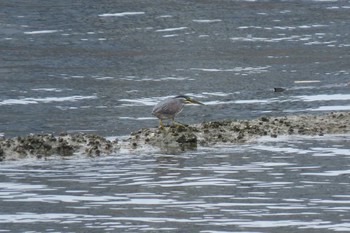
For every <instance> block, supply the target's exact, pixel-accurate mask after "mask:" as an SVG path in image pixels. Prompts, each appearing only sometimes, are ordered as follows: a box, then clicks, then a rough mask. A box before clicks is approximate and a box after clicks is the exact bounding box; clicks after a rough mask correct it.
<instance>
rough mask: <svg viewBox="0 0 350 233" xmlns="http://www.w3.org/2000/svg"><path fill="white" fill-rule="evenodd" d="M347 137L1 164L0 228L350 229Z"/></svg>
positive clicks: (268, 140) (282, 139)
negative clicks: (170, 153)
mask: <svg viewBox="0 0 350 233" xmlns="http://www.w3.org/2000/svg"><path fill="white" fill-rule="evenodd" d="M349 159H350V137H349V135H334V136H326V137H305V136H304V137H301V136H300V137H292V138H286V137H280V138H278V139H271V138H263V139H260V140H259V141H258V142H255V143H251V144H247V145H236V146H232V147H230V146H219V147H214V148H210V149H209V148H200V149H199V150H198V151H195V152H190V153H185V154H181V155H162V154H142V155H140V154H138V155H137V154H135V155H130V154H129V155H125V156H118V157H108V158H99V159H91V160H87V159H75V160H68V161H62V160H58V161H57V160H56V161H46V162H38V161H36V162H31V161H22V162H6V163H2V164H1V165H0V172H1V175H0V179H1V183H0V204H1V211H0V225H1V229H2V231H1V232H31V233H32V232H96V233H97V232H206V233H208V232H254V233H256V232H349V231H350V221H349V220H350V211H349V208H350V195H349V193H350V181H349V174H350V168H349Z"/></svg>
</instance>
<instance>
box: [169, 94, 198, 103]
mask: <svg viewBox="0 0 350 233" xmlns="http://www.w3.org/2000/svg"><path fill="white" fill-rule="evenodd" d="M174 99H179V100H181V102H182V103H184V104H200V105H204V104H203V103H201V102H199V101H197V100H194V99H192V98H191V97H189V96H186V95H178V96H176V97H174Z"/></svg>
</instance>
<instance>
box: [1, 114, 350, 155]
mask: <svg viewBox="0 0 350 233" xmlns="http://www.w3.org/2000/svg"><path fill="white" fill-rule="evenodd" d="M349 132H350V112H334V113H328V114H322V115H306V114H303V115H292V116H286V117H260V118H257V119H253V120H225V121H212V122H204V123H201V124H194V125H189V126H185V127H174V126H170V127H165V128H164V129H159V128H147V129H140V130H139V131H137V132H133V133H131V134H130V136H129V137H128V138H125V139H123V140H112V141H111V140H108V139H107V138H105V137H102V136H99V135H94V134H61V135H58V136H54V135H51V134H47V135H40V134H35V135H28V136H23V137H22V136H21V137H14V138H4V137H3V138H1V139H0V160H1V161H5V160H19V159H28V158H35V159H53V158H69V157H71V156H74V155H80V156H81V155H82V156H86V157H96V156H104V155H116V156H117V155H118V154H120V153H121V151H123V153H124V154H125V151H128V152H130V153H133V152H137V153H139V152H141V153H142V152H148V151H149V150H150V149H151V148H152V149H156V150H158V151H160V152H162V153H170V154H172V153H181V152H184V151H186V150H195V149H196V148H197V147H199V146H204V147H206V146H211V145H215V144H237V143H247V142H251V141H253V140H254V139H256V138H258V137H261V136H271V137H274V138H275V137H278V136H280V135H317V136H323V135H325V134H344V133H349Z"/></svg>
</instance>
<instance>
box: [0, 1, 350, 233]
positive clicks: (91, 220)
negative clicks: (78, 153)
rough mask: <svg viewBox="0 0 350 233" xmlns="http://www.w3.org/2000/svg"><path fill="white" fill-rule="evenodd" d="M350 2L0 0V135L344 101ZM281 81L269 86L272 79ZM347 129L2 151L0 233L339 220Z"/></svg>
mask: <svg viewBox="0 0 350 233" xmlns="http://www.w3.org/2000/svg"><path fill="white" fill-rule="evenodd" d="M349 20H350V2H349V1H343V0H332V1H324V0H313V1H306V0H305V1H304V0H302V1H273V0H271V1H251V0H246V1H245V0H242V1H226V0H223V1H196V0H195V1H166V2H164V1H161V0H152V1H149V0H140V1H137V4H136V3H135V2H133V1H124V0H121V1H119V0H118V1H107V0H101V1H91V0H84V1H79V0H78V1H74V2H72V1H68V0H61V1H32V0H30V1H20V0H11V1H1V2H0V49H1V53H0V60H1V62H0V82H1V85H0V112H1V114H0V122H1V124H0V135H1V136H3V135H4V136H6V137H10V136H18V135H25V134H28V133H55V134H57V133H60V132H62V131H64V132H94V133H98V134H101V135H104V136H112V137H118V136H122V135H128V134H129V133H130V132H131V131H135V130H138V129H139V128H143V127H146V128H148V127H154V126H156V125H157V124H158V122H157V120H156V119H155V118H154V117H152V116H151V114H150V113H151V110H152V108H153V106H154V105H155V104H156V103H157V102H158V101H160V100H162V99H163V98H166V97H168V96H174V95H178V94H187V95H191V96H193V97H195V98H196V99H198V100H199V101H201V102H204V103H205V104H206V106H204V107H203V106H200V107H199V106H186V108H185V109H184V111H183V112H182V113H181V115H180V116H179V119H178V120H179V121H180V122H184V123H188V124H190V123H199V122H202V121H213V120H221V119H227V118H228V119H232V118H239V119H249V118H254V117H260V116H263V115H274V116H277V115H287V114H296V113H303V112H307V113H310V112H311V113H322V112H329V111H349V109H350V105H349V100H350V95H349V93H350V92H349V88H350V86H349V81H350V80H349V73H350V70H349V67H350V59H349V48H350V39H349V38H350V37H349V32H350V28H349ZM274 87H283V88H285V89H286V90H285V91H283V92H274V90H273V88H274ZM349 145H350V141H349V135H337V136H325V137H294V138H292V139H291V138H284V137H279V138H277V139H272V140H270V139H269V140H268V139H262V140H261V141H258V142H256V143H251V144H248V145H235V146H217V147H214V148H200V149H199V150H197V151H190V152H187V153H185V154H181V155H163V154H158V153H156V152H154V151H153V152H151V151H145V152H144V153H140V154H130V153H128V154H123V155H118V156H117V157H113V156H112V157H107V158H98V159H86V158H85V159H78V158H76V159H73V160H66V161H65V160H55V161H20V162H18V161H17V162H6V163H1V164H0V206H1V210H0V225H1V227H0V228H1V229H0V232H28V233H29V232H96V233H97V232H203V233H214V232H216V233H218V232H250V233H253V232H254V233H256V232H326V231H327V232H333V231H334V232H342V231H343V232H345V231H349V230H350V224H349V219H350V216H349V208H350V205H349V197H350V196H349V191H350V190H349V187H350V186H349V181H348V177H349V173H350V170H349V166H348V164H349V163H348V162H349V161H348V158H349V156H350V155H349V150H350V148H349Z"/></svg>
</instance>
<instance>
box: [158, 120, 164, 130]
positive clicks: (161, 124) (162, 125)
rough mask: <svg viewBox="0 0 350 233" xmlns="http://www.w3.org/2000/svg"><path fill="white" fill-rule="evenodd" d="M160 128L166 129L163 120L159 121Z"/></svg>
mask: <svg viewBox="0 0 350 233" xmlns="http://www.w3.org/2000/svg"><path fill="white" fill-rule="evenodd" d="M159 126H160V128H161V129H164V124H163V121H162V119H159Z"/></svg>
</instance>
